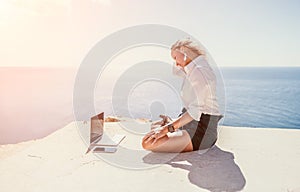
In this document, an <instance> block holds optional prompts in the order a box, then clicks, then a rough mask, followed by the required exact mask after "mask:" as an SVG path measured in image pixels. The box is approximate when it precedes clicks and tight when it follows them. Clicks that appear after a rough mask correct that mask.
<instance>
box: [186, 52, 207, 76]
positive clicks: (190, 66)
mask: <svg viewBox="0 0 300 192" xmlns="http://www.w3.org/2000/svg"><path fill="white" fill-rule="evenodd" d="M204 65H206V62H205V56H204V55H199V56H198V57H196V58H195V59H193V60H192V61H191V62H190V63H189V64H187V65H186V66H184V67H183V69H184V71H185V72H186V74H189V73H190V72H191V71H192V70H193V69H194V68H195V67H196V66H204Z"/></svg>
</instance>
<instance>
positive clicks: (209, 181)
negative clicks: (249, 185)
mask: <svg viewBox="0 0 300 192" xmlns="http://www.w3.org/2000/svg"><path fill="white" fill-rule="evenodd" d="M143 161H144V162H145V163H148V164H169V165H171V166H172V167H174V168H181V169H185V170H187V171H189V173H188V178H189V180H190V182H191V183H192V184H194V185H196V186H198V187H200V188H203V189H207V190H209V191H212V192H219V191H228V192H234V191H240V190H242V189H243V188H244V186H245V184H246V180H245V177H244V175H243V173H242V171H241V169H240V168H239V166H238V165H237V164H236V163H235V162H234V155H233V154H232V153H230V152H227V151H223V150H221V149H220V148H219V147H217V146H215V147H213V148H212V149H211V150H209V151H208V152H207V153H205V154H199V153H198V151H193V152H187V153H180V154H178V155H177V156H175V157H174V154H171V153H153V152H151V153H149V154H147V155H146V156H145V157H144V158H143Z"/></svg>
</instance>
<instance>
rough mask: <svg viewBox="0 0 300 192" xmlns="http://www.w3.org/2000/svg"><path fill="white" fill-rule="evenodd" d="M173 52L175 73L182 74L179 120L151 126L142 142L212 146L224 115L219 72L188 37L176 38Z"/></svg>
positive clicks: (155, 147)
mask: <svg viewBox="0 0 300 192" xmlns="http://www.w3.org/2000/svg"><path fill="white" fill-rule="evenodd" d="M171 56H172V58H173V59H174V60H175V65H174V66H173V67H174V69H173V72H174V74H175V75H179V76H181V77H183V84H182V88H181V99H182V101H183V104H184V108H183V110H182V113H181V114H180V115H179V117H178V118H177V119H176V120H174V121H172V122H170V123H167V124H166V125H163V126H161V127H159V128H156V129H152V130H151V131H150V132H149V133H148V134H147V135H146V136H145V137H144V138H143V141H142V146H143V148H144V149H146V150H151V151H155V152H188V151H195V150H199V149H201V150H202V149H209V148H210V147H212V146H213V145H214V144H215V143H216V141H217V126H218V121H219V120H220V119H221V118H222V115H221V114H220V113H219V107H218V103H217V99H216V76H215V74H214V72H213V70H212V68H211V67H210V66H209V64H208V62H207V60H206V58H205V52H204V51H203V50H201V48H200V47H199V46H198V45H197V44H195V43H194V42H193V41H191V40H189V39H184V40H179V41H177V42H176V43H175V44H174V45H173V46H172V47H171ZM175 133H176V134H175ZM178 133H180V134H178ZM174 135H176V136H174Z"/></svg>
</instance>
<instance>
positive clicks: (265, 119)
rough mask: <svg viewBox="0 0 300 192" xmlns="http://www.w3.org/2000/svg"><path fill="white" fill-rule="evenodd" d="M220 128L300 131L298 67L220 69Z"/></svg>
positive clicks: (299, 81)
mask: <svg viewBox="0 0 300 192" xmlns="http://www.w3.org/2000/svg"><path fill="white" fill-rule="evenodd" d="M221 72H222V74H223V78H224V82H225V89H226V92H225V93H226V113H225V118H224V122H223V124H224V125H230V126H243V127H244V126H247V127H248V126H249V127H274V128H297V129H299V128H300V99H299V95H300V67H256V68H254V67H251V68H250V67H240V68H236V67H226V68H221Z"/></svg>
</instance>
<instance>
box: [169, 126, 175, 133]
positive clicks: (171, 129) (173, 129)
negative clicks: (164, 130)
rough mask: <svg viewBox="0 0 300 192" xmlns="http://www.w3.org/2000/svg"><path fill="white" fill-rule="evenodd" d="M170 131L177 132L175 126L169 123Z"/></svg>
mask: <svg viewBox="0 0 300 192" xmlns="http://www.w3.org/2000/svg"><path fill="white" fill-rule="evenodd" d="M168 131H169V132H170V133H173V132H175V128H174V126H173V124H169V125H168Z"/></svg>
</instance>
